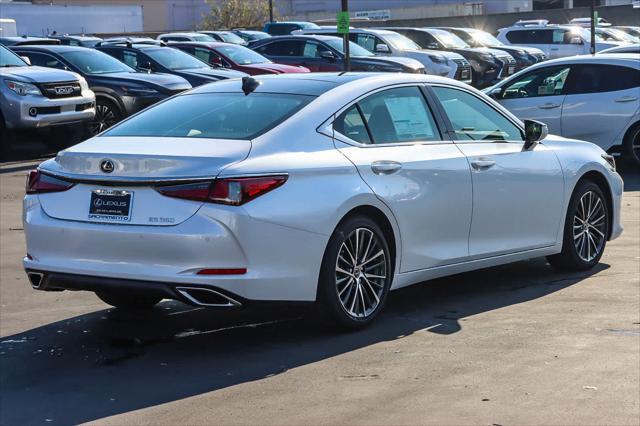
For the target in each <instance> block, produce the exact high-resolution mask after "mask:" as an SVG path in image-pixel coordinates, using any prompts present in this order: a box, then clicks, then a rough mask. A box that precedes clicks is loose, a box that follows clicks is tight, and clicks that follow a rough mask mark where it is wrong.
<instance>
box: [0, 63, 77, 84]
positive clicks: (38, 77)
mask: <svg viewBox="0 0 640 426" xmlns="http://www.w3.org/2000/svg"><path fill="white" fill-rule="evenodd" d="M0 75H2V76H3V77H6V78H11V79H14V80H18V81H23V82H25V83H55V82H58V81H77V80H78V78H79V76H78V74H76V73H74V72H71V71H65V70H58V69H55V68H45V67H36V66H32V67H29V66H24V67H15V68H2V69H1V71H0Z"/></svg>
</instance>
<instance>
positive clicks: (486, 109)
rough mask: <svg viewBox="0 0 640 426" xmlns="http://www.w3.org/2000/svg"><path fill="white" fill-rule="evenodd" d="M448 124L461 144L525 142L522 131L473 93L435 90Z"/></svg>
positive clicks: (438, 88)
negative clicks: (471, 142) (463, 142)
mask: <svg viewBox="0 0 640 426" xmlns="http://www.w3.org/2000/svg"><path fill="white" fill-rule="evenodd" d="M433 90H434V91H435V93H436V96H437V97H438V99H439V100H440V103H441V104H442V106H443V108H444V110H445V112H446V114H447V116H448V117H449V121H451V125H452V126H453V129H454V130H455V133H456V139H458V140H461V141H485V142H488V141H522V140H523V135H522V131H520V129H519V128H518V127H517V126H516V125H515V124H513V123H512V122H511V121H509V120H508V119H507V118H506V117H505V116H503V115H502V114H500V113H499V112H498V111H496V110H495V109H493V108H492V107H491V106H490V105H489V104H487V103H486V102H484V101H483V100H481V99H479V98H476V97H475V96H473V95H472V94H470V93H467V92H464V91H462V90H458V89H451V88H447V87H434V88H433Z"/></svg>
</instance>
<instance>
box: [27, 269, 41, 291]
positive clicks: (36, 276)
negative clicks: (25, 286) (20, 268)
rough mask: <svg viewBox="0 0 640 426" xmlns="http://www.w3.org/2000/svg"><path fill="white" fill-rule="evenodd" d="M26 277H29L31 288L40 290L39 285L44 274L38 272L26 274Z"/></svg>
mask: <svg viewBox="0 0 640 426" xmlns="http://www.w3.org/2000/svg"><path fill="white" fill-rule="evenodd" d="M27 277H29V282H30V283H31V287H33V288H40V285H41V284H42V281H43V279H44V274H42V273H40V272H27Z"/></svg>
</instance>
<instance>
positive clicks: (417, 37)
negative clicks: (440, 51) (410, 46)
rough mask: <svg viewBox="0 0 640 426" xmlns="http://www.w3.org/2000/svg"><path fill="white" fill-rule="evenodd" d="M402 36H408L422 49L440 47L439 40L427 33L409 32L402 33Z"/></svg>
mask: <svg viewBox="0 0 640 426" xmlns="http://www.w3.org/2000/svg"><path fill="white" fill-rule="evenodd" d="M400 34H404V35H406V36H408V37H409V38H410V39H411V40H413V41H414V42H416V43H417V44H418V45H419V46H420V47H422V48H423V49H426V48H427V46H429V45H434V46H436V45H437V46H440V43H438V40H436V38H435V37H434V36H432V35H431V34H429V33H428V32H426V31H408V32H400Z"/></svg>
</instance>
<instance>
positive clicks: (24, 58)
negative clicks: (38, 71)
mask: <svg viewBox="0 0 640 426" xmlns="http://www.w3.org/2000/svg"><path fill="white" fill-rule="evenodd" d="M20 59H22V60H23V61H25V62H26V63H27V65H29V66H31V59H29V57H28V56H20Z"/></svg>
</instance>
